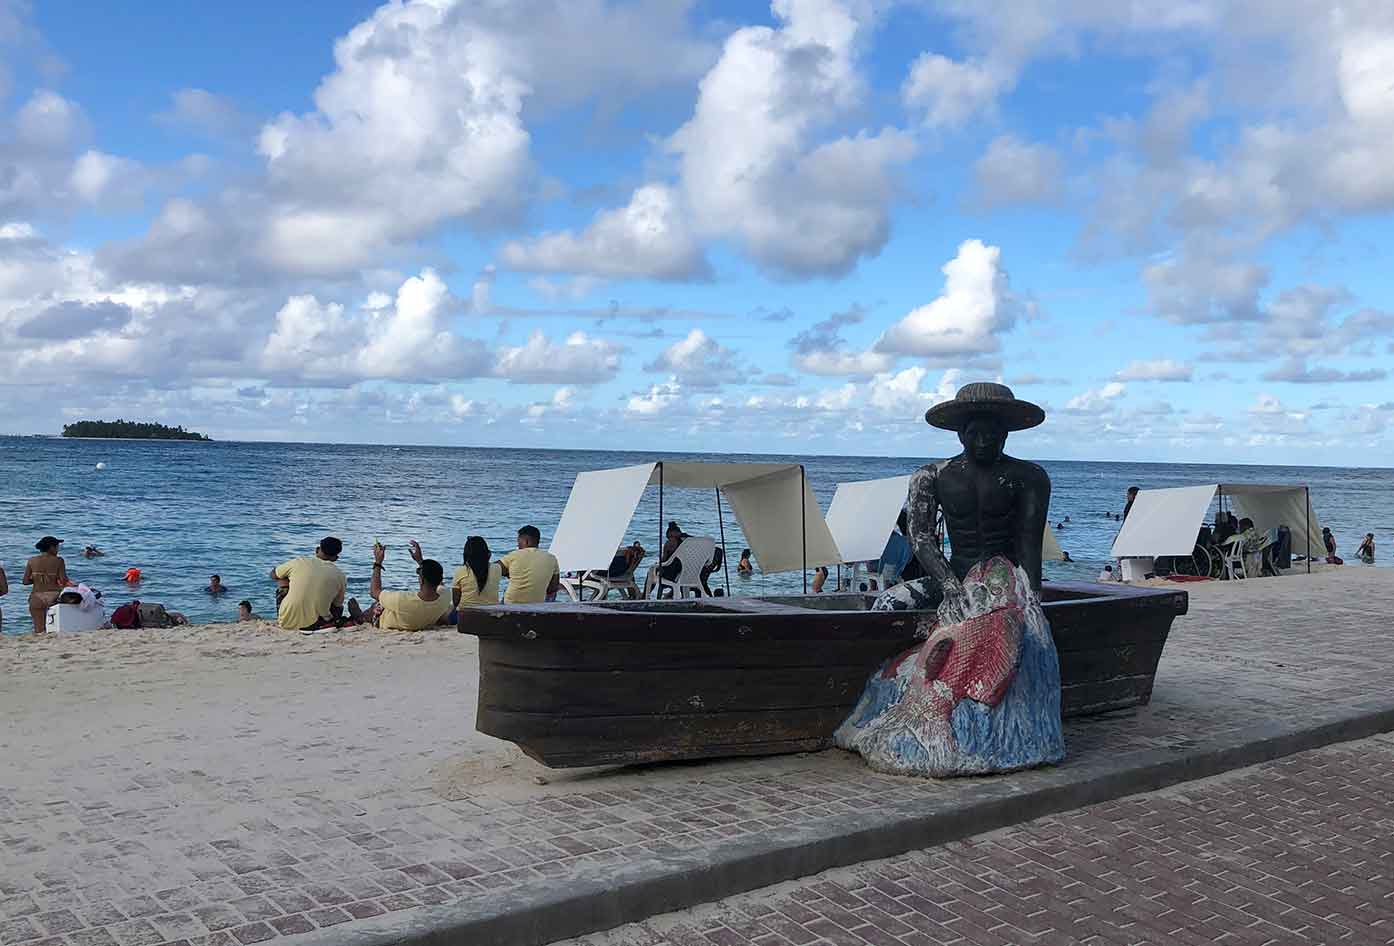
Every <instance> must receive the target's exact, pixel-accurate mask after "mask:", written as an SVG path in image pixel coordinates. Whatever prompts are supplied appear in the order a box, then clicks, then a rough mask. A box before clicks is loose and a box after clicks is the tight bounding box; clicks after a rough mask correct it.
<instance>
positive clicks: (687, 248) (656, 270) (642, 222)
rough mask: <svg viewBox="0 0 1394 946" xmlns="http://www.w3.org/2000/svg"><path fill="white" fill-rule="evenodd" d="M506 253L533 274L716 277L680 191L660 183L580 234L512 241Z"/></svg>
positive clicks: (505, 256)
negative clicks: (680, 203)
mask: <svg viewBox="0 0 1394 946" xmlns="http://www.w3.org/2000/svg"><path fill="white" fill-rule="evenodd" d="M502 256H503V261H504V262H505V263H507V264H508V265H509V266H511V267H513V268H514V269H522V270H528V271H532V272H547V273H587V274H592V275H595V276H603V277H607V278H649V279H668V280H690V279H704V278H707V277H709V276H710V275H711V268H710V266H709V264H708V263H707V260H706V257H705V256H704V255H703V252H702V247H701V244H700V243H699V242H698V240H697V238H696V237H695V236H694V235H693V233H692V232H691V230H690V229H689V227H688V222H687V220H686V219H685V218H684V214H683V210H682V209H681V208H680V207H679V206H678V197H677V195H675V194H674V193H673V191H672V190H671V189H670V188H668V187H664V186H662V185H660V184H650V185H647V186H644V187H641V188H639V189H638V190H636V191H635V192H634V196H633V197H632V198H630V201H629V204H628V205H627V206H625V207H621V208H618V209H615V210H606V211H602V212H601V213H599V214H598V215H597V216H596V218H595V220H594V221H593V222H592V223H591V225H590V226H588V227H586V228H585V229H584V230H582V231H581V232H580V233H573V232H572V231H569V230H564V231H560V232H556V233H547V234H543V235H542V236H540V237H537V238H536V239H533V240H528V241H521V242H519V241H515V242H512V243H508V244H506V245H505V246H504V248H503V251H502Z"/></svg>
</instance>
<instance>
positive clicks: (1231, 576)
mask: <svg viewBox="0 0 1394 946" xmlns="http://www.w3.org/2000/svg"><path fill="white" fill-rule="evenodd" d="M1221 548H1222V549H1223V550H1224V564H1225V578H1226V579H1227V580H1229V581H1235V580H1237V579H1240V578H1246V577H1248V573H1247V572H1246V571H1245V569H1244V538H1243V536H1242V535H1241V534H1239V533H1235V534H1234V535H1232V536H1230V537H1229V538H1227V539H1225V541H1224V543H1223V545H1222V546H1221Z"/></svg>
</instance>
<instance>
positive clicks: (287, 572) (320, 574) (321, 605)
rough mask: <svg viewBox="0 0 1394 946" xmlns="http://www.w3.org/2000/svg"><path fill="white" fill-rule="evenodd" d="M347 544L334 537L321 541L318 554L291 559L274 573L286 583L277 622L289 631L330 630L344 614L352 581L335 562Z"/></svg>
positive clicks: (273, 571) (273, 572) (273, 576)
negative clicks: (345, 593) (349, 583)
mask: <svg viewBox="0 0 1394 946" xmlns="http://www.w3.org/2000/svg"><path fill="white" fill-rule="evenodd" d="M343 550H344V543H342V542H340V541H339V540H338V539H336V538H335V537H334V536H332V535H331V536H326V537H324V538H323V539H321V540H320V543H319V547H318V548H316V549H315V554H314V555H306V556H304V557H303V558H296V559H291V560H290V561H289V562H285V563H283V564H281V565H277V566H276V567H275V568H273V569H272V570H271V577H272V578H273V579H275V580H276V581H278V582H286V583H287V586H288V589H287V591H286V595H285V597H284V598H283V599H281V603H280V606H279V608H278V609H277V612H276V620H277V623H279V624H280V625H281V627H283V628H285V629H286V630H288V631H317V630H330V629H332V628H333V627H334V626H335V621H336V620H337V619H338V618H339V617H340V616H341V615H342V613H343V608H344V592H345V590H347V588H348V578H347V577H345V576H344V573H343V572H342V571H340V570H339V566H338V565H335V564H334V563H335V562H336V561H338V560H339V553H340V552H342V551H343Z"/></svg>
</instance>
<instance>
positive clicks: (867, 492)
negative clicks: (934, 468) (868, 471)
mask: <svg viewBox="0 0 1394 946" xmlns="http://www.w3.org/2000/svg"><path fill="white" fill-rule="evenodd" d="M909 492H910V477H909V476H908V475H907V476H891V477H887V478H886V479H883V480H862V481H861V482H858V483H838V484H837V491H836V492H835V493H833V503H832V505H831V506H829V507H828V531H830V532H831V533H832V537H833V544H834V545H836V546H837V553H838V561H839V562H870V561H872V560H874V559H878V558H880V557H881V553H882V552H884V551H885V549H886V539H887V538H888V537H889V536H890V534H891V532H892V531H893V530H894V529H895V521H896V519H897V518H898V517H899V516H900V511H901V510H902V509H904V508H905V497H906V495H907V494H908V493H909Z"/></svg>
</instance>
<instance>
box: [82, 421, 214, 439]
mask: <svg viewBox="0 0 1394 946" xmlns="http://www.w3.org/2000/svg"><path fill="white" fill-rule="evenodd" d="M63 436H64V437H101V438H106V439H112V440H203V441H211V440H212V439H213V438H212V437H209V436H207V435H205V434H200V433H197V432H195V431H192V430H185V429H184V428H183V427H166V426H165V425H164V424H142V423H138V422H136V421H130V420H80V421H77V422H76V423H72V424H64V425H63Z"/></svg>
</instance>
